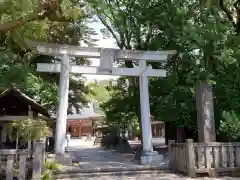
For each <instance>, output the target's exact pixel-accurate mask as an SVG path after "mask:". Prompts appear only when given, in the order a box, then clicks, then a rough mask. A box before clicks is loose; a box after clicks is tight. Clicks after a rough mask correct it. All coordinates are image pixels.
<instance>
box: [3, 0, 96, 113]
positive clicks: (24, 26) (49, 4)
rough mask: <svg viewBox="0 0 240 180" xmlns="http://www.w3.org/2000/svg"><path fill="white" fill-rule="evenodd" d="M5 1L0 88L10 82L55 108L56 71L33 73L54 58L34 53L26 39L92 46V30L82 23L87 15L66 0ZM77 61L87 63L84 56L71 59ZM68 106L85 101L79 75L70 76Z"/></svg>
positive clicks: (57, 82) (77, 5)
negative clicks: (37, 66) (38, 66)
mask: <svg viewBox="0 0 240 180" xmlns="http://www.w3.org/2000/svg"><path fill="white" fill-rule="evenodd" d="M22 3H23V1H20V0H14V1H11V0H6V1H3V2H2V3H1V8H0V14H1V16H0V48H1V52H0V53H1V54H0V65H1V66H0V69H1V71H0V84H1V86H0V90H3V89H5V88H7V87H9V86H10V85H11V84H14V85H15V86H18V88H19V89H21V90H22V91H23V92H24V93H26V94H27V95H29V96H30V97H32V98H34V99H36V100H37V101H38V102H39V103H41V104H43V105H44V106H45V107H46V108H48V109H49V110H52V111H56V109H55V107H56V104H57V102H58V89H59V88H58V84H59V74H48V73H38V72H36V64H37V63H39V62H45V63H51V62H54V61H58V60H59V59H58V58H57V57H50V56H44V55H38V54H36V52H35V51H34V50H32V49H31V48H30V47H29V44H28V42H29V41H26V40H29V39H30V40H34V41H45V42H50V43H60V44H61V43H65V44H72V45H80V42H81V43H87V44H88V45H93V44H94V42H95V40H94V39H91V37H90V36H91V35H93V34H95V32H94V31H93V29H91V28H88V26H87V25H86V22H87V21H88V19H87V16H89V14H87V13H85V12H84V8H85V5H84V4H82V3H80V2H78V1H67V0H51V1H43V0H27V1H24V4H22ZM71 61H72V62H76V63H77V64H86V63H89V61H88V60H87V59H83V58H72V59H71ZM69 92H70V93H69V102H70V106H74V107H76V108H79V106H78V104H77V103H78V102H82V103H83V104H84V103H86V102H87V101H88V100H87V98H86V95H87V94H88V92H89V90H88V88H87V87H86V86H85V85H84V79H83V78H82V77H81V75H72V76H71V79H70V91H69Z"/></svg>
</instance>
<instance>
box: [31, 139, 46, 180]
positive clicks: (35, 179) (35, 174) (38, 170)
mask: <svg viewBox="0 0 240 180" xmlns="http://www.w3.org/2000/svg"><path fill="white" fill-rule="evenodd" d="M43 149H44V142H41V141H36V143H35V147H34V152H33V156H34V157H33V170H32V180H41V174H42V167H43V164H42V163H43V157H42V156H43V153H42V151H43Z"/></svg>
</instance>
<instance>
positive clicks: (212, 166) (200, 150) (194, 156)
mask: <svg viewBox="0 0 240 180" xmlns="http://www.w3.org/2000/svg"><path fill="white" fill-rule="evenodd" d="M168 151H169V166H170V168H171V169H172V170H173V171H178V172H183V173H186V174H187V175H188V176H190V177H196V174H202V173H208V174H209V176H210V177H215V176H216V174H217V173H229V172H234V171H238V172H240V143H219V142H211V143H193V140H192V139H188V140H186V143H175V142H174V141H172V140H170V141H169V144H168Z"/></svg>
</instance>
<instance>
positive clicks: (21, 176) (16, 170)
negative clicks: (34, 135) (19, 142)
mask: <svg viewBox="0 0 240 180" xmlns="http://www.w3.org/2000/svg"><path fill="white" fill-rule="evenodd" d="M30 155H31V152H30V151H29V150H15V149H0V165H1V175H3V176H2V177H0V179H3V178H4V179H6V180H13V179H14V177H15V179H16V177H17V179H18V180H26V179H28V178H30V179H32V180H40V179H41V173H42V169H43V165H44V162H45V142H36V143H35V145H34V147H33V157H31V156H30Z"/></svg>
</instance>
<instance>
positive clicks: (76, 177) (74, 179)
mask: <svg viewBox="0 0 240 180" xmlns="http://www.w3.org/2000/svg"><path fill="white" fill-rule="evenodd" d="M170 172H171V171H170V170H168V169H155V170H154V169H152V170H151V169H149V170H147V169H145V170H144V169H142V170H141V169H140V170H137V169H135V170H134V169H129V170H124V171H122V170H121V171H111V172H103V171H102V172H100V171H99V172H96V171H95V172H90V171H88V172H87V171H86V172H84V171H82V172H79V173H77V172H75V173H69V172H65V173H58V174H56V175H55V180H70V179H71V180H82V179H83V178H94V177H99V176H104V177H109V179H112V178H111V177H112V176H119V177H121V176H126V175H139V174H140V175H141V174H142V175H143V174H152V175H158V174H162V173H170Z"/></svg>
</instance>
